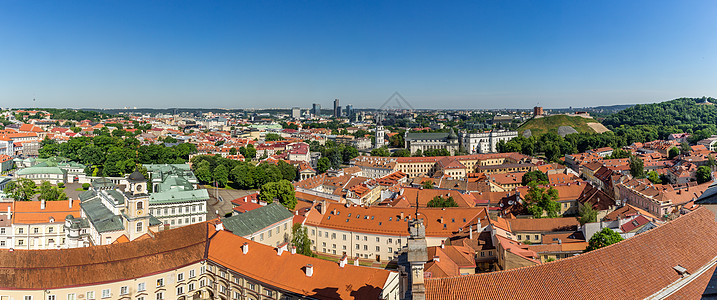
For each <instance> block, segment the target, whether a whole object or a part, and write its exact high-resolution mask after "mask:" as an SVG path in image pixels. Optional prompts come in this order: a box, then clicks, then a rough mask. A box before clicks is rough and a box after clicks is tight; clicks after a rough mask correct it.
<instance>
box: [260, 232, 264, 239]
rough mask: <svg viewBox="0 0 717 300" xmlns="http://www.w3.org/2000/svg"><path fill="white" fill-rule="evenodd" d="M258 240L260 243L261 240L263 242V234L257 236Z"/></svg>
mask: <svg viewBox="0 0 717 300" xmlns="http://www.w3.org/2000/svg"><path fill="white" fill-rule="evenodd" d="M259 240H260V241H263V240H264V234H263V233H262V234H260V235H259Z"/></svg>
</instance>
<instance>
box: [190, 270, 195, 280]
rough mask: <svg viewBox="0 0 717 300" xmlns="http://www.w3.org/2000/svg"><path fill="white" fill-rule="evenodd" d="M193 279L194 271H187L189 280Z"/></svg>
mask: <svg viewBox="0 0 717 300" xmlns="http://www.w3.org/2000/svg"><path fill="white" fill-rule="evenodd" d="M193 277H194V270H189V278H193Z"/></svg>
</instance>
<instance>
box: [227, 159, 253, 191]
mask: <svg viewBox="0 0 717 300" xmlns="http://www.w3.org/2000/svg"><path fill="white" fill-rule="evenodd" d="M255 168H256V167H254V166H252V165H250V164H248V163H242V164H239V165H237V166H236V167H234V169H232V171H231V172H230V176H231V179H232V181H234V184H236V185H238V186H239V188H241V189H244V190H248V189H253V188H256V185H255V181H254V173H255V170H254V169H255Z"/></svg>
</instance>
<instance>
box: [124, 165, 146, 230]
mask: <svg viewBox="0 0 717 300" xmlns="http://www.w3.org/2000/svg"><path fill="white" fill-rule="evenodd" d="M127 181H128V182H129V184H128V186H127V189H125V196H126V197H127V202H126V205H127V208H126V211H127V227H128V228H127V232H128V233H129V239H130V240H134V239H135V238H137V237H139V236H141V235H143V234H145V233H147V230H148V229H149V194H147V179H146V178H145V177H144V175H142V173H140V172H137V171H134V172H133V173H132V174H130V175H129V177H128V178H127Z"/></svg>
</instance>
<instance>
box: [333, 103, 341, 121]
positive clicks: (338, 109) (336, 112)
mask: <svg viewBox="0 0 717 300" xmlns="http://www.w3.org/2000/svg"><path fill="white" fill-rule="evenodd" d="M340 117H341V106H339V99H334V118H340Z"/></svg>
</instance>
